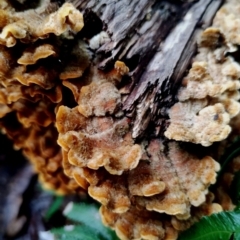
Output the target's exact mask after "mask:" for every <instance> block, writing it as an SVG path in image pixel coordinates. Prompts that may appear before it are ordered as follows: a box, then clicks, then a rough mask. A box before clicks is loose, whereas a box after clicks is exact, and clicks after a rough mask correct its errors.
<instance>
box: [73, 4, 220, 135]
mask: <svg viewBox="0 0 240 240" xmlns="http://www.w3.org/2000/svg"><path fill="white" fill-rule="evenodd" d="M71 2H72V3H73V4H74V5H75V6H76V7H78V8H79V9H80V10H81V11H83V12H84V20H85V23H86V24H85V25H86V27H85V29H91V19H92V22H94V23H95V26H96V22H97V20H96V19H95V20H94V18H93V17H91V16H93V15H94V14H95V18H99V19H100V21H101V22H102V27H100V28H99V30H98V31H101V30H105V31H107V32H108V33H109V35H110V36H111V41H110V42H108V43H106V44H104V45H103V46H101V47H100V48H99V49H98V50H97V54H99V55H100V56H102V58H101V61H100V62H99V68H100V69H102V70H107V69H108V68H109V67H110V66H112V64H113V63H114V62H115V61H116V60H122V61H124V62H125V63H126V64H127V66H129V67H130V76H131V82H130V83H129V84H127V85H126V86H125V87H124V89H122V92H124V93H126V94H128V96H127V98H126V100H125V102H124V106H123V109H124V110H125V112H126V114H127V116H130V117H132V119H133V137H134V138H137V137H141V136H143V135H144V133H145V132H148V135H149V132H151V133H152V134H154V135H159V134H160V133H161V132H162V130H163V129H164V125H165V124H164V123H165V122H166V121H165V120H166V119H167V109H168V108H169V107H170V106H172V105H173V104H174V102H175V101H176V97H175V96H176V92H177V89H178V87H179V85H180V83H181V79H182V77H183V76H184V74H185V73H186V70H187V68H188V67H189V64H190V62H191V59H192V57H193V56H194V54H195V53H196V39H197V36H198V35H199V34H200V33H201V31H202V30H203V29H205V28H206V27H207V26H209V25H210V24H211V21H212V18H213V17H214V15H215V13H216V11H217V10H218V8H219V7H220V5H221V4H222V2H223V0H198V1H189V2H188V1H171V0H169V1H167V0H162V1H157V0H155V1H154V0H141V1H138V0H135V1H131V0H121V1H113V0H101V1H95V0H85V1H80V0H75V1H71ZM98 21H99V20H98ZM94 23H92V28H94ZM99 26H100V24H99ZM95 29H96V28H95ZM83 32H84V31H83ZM147 130H148V131H147Z"/></svg>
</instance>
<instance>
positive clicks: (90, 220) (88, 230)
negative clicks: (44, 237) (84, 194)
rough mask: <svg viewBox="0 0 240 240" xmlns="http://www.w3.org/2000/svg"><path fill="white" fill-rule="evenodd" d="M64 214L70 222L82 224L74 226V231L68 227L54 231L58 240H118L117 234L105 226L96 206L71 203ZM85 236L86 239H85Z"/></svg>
mask: <svg viewBox="0 0 240 240" xmlns="http://www.w3.org/2000/svg"><path fill="white" fill-rule="evenodd" d="M63 214H64V215H65V216H66V217H67V218H68V219H70V220H72V221H74V222H76V223H78V224H80V225H78V224H77V226H73V230H72V231H66V227H65V228H64V227H63V228H59V229H53V230H51V232H52V233H54V234H58V239H69V237H70V239H71V238H72V239H84V240H85V239H87V240H92V239H94V240H116V239H118V238H117V236H116V234H115V232H114V231H112V230H110V229H109V228H107V227H105V226H103V224H102V221H101V218H100V215H99V212H98V207H97V206H96V205H95V204H86V203H81V204H76V203H73V202H71V203H69V204H68V205H67V207H66V208H65V210H64V212H63ZM83 236H84V237H83Z"/></svg>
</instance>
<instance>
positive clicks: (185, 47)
mask: <svg viewBox="0 0 240 240" xmlns="http://www.w3.org/2000/svg"><path fill="white" fill-rule="evenodd" d="M221 2H222V1H211V0H201V1H199V2H198V3H196V4H194V5H193V6H192V8H191V9H190V10H189V11H188V12H187V14H186V15H185V17H184V19H183V21H181V22H180V23H179V24H178V25H177V26H176V27H175V29H174V30H173V31H172V32H171V34H169V36H168V37H167V39H166V40H165V42H164V43H163V45H162V47H161V46H160V51H158V52H157V53H156V54H155V56H154V57H153V59H152V60H151V62H150V63H149V65H148V67H147V69H146V70H145V72H144V73H143V75H142V76H141V78H140V80H139V83H138V85H137V86H136V87H135V88H134V89H133V91H132V92H131V94H130V95H129V97H128V99H127V100H126V102H125V105H124V109H125V110H127V111H130V112H132V111H135V112H136V114H135V115H136V117H135V121H134V127H133V137H134V138H136V137H138V136H140V135H142V134H143V133H144V131H145V130H146V128H147V126H148V124H149V122H150V121H154V122H155V123H156V125H158V120H159V119H161V118H163V117H165V116H166V114H167V113H166V109H168V108H169V107H170V106H171V105H172V104H173V103H174V100H175V93H176V90H177V87H178V86H179V83H180V81H181V79H182V77H183V75H184V73H185V71H186V69H187V67H188V66H189V63H190V61H191V59H192V57H193V55H194V54H195V51H196V41H197V36H198V35H199V33H200V32H201V30H202V28H201V27H202V25H203V23H205V24H204V27H205V26H206V25H207V23H208V24H209V23H210V22H211V21H209V18H210V19H211V17H213V16H214V14H215V12H216V11H217V9H218V8H219V6H220V4H221ZM209 13H212V14H209ZM200 23H202V24H201V25H200ZM199 26H201V27H200V28H199ZM149 96H151V97H149ZM143 99H144V101H143ZM147 99H148V100H147ZM143 102H144V103H143ZM160 123H162V121H160Z"/></svg>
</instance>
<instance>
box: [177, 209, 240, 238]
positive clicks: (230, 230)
mask: <svg viewBox="0 0 240 240" xmlns="http://www.w3.org/2000/svg"><path fill="white" fill-rule="evenodd" d="M205 239H207V240H216V239H222V240H230V239H236V240H240V211H235V212H220V213H216V214H213V215H211V216H209V217H203V218H202V219H201V220H200V221H199V222H198V223H196V224H194V225H193V226H192V227H191V228H189V229H188V230H186V231H185V232H183V233H182V234H181V235H180V236H179V238H178V240H205Z"/></svg>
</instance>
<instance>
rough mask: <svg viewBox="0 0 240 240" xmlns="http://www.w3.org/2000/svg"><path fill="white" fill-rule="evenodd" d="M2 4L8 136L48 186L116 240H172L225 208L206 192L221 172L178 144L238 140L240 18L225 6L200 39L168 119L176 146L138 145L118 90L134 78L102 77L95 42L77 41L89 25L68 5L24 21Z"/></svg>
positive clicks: (1, 68) (0, 42) (1, 79)
mask: <svg viewBox="0 0 240 240" xmlns="http://www.w3.org/2000/svg"><path fill="white" fill-rule="evenodd" d="M0 7H1V10H0V31H1V32H0V117H1V119H0V126H1V130H2V132H4V133H5V134H7V136H8V137H10V138H11V139H12V140H13V142H14V146H15V148H16V149H22V151H23V154H24V155H25V156H26V157H27V158H28V159H29V160H30V161H31V162H32V164H33V166H34V168H35V170H36V172H37V173H38V174H39V179H40V180H41V182H42V183H43V185H44V186H45V187H46V188H49V189H54V190H56V191H57V192H58V193H64V194H66V193H79V194H81V193H84V192H87V193H88V194H89V195H90V196H91V197H92V198H94V199H96V200H97V201H99V202H100V203H101V208H100V213H101V217H102V221H103V223H104V224H106V225H107V226H109V227H111V228H112V229H114V230H115V231H116V233H117V235H118V236H119V238H120V239H176V238H177V236H178V232H179V231H183V230H185V229H186V228H188V227H189V226H191V225H192V224H193V223H194V222H196V221H198V220H199V219H200V218H201V217H202V216H204V215H210V214H211V213H213V212H218V211H221V210H222V207H221V205H219V204H218V203H214V195H213V194H212V193H210V192H209V190H208V188H209V186H210V185H211V184H214V183H215V182H216V172H217V171H219V170H220V165H219V163H218V162H216V161H215V160H214V159H213V158H212V157H211V156H203V157H199V156H197V154H194V153H191V152H190V151H188V150H187V148H186V147H185V146H184V144H182V143H180V142H177V141H187V142H192V143H200V144H202V145H203V146H209V145H211V144H212V143H214V142H217V141H221V140H223V139H225V138H227V136H228V135H229V133H230V131H231V127H230V125H231V124H230V120H231V119H232V118H234V117H235V116H236V115H237V114H238V113H239V109H240V105H239V102H238V99H239V93H238V90H239V88H240V83H239V78H240V66H239V64H238V63H236V62H235V61H234V59H233V58H232V57H230V56H228V54H227V53H228V52H231V49H232V48H234V44H236V43H239V42H236V41H237V40H236V36H239V35H237V34H236V31H235V28H234V27H233V26H232V25H233V24H236V23H237V22H238V21H239V19H238V16H239V15H238V13H239V11H238V13H237V10H236V9H234V13H236V14H235V15H231V16H229V11H231V12H232V10H231V9H230V10H229V8H230V7H229V6H228V4H226V7H225V8H223V9H222V10H220V12H219V13H218V14H217V16H216V18H215V21H214V24H213V27H211V28H208V29H206V30H205V31H204V32H203V34H202V36H201V38H200V40H199V48H198V49H199V53H198V55H197V56H196V58H195V60H194V62H193V65H192V68H191V69H190V71H189V73H188V74H187V76H186V77H185V78H184V79H183V84H182V87H181V89H180V90H179V93H178V99H179V102H177V103H176V104H175V105H174V106H173V107H172V108H171V109H170V110H169V117H170V119H169V122H170V125H169V127H168V128H167V130H166V132H165V136H166V137H167V138H168V139H157V138H149V139H137V140H135V139H133V138H132V124H131V118H129V117H126V116H125V113H124V111H123V110H122V105H123V101H122V99H123V94H122V93H121V91H120V86H121V84H122V82H121V81H122V78H123V76H124V75H127V74H128V71H129V69H128V67H127V66H126V65H125V63H124V62H121V61H116V62H115V64H114V66H113V67H112V69H110V70H109V71H108V72H103V71H101V70H98V68H97V66H96V64H95V60H96V59H95V60H94V58H93V56H92V54H91V53H90V51H89V49H88V43H87V42H85V41H84V39H78V38H77V37H76V34H77V33H78V32H80V31H81V29H82V28H83V25H84V23H83V17H82V14H81V13H80V12H79V11H78V10H77V9H75V7H74V6H73V5H72V4H70V3H64V4H63V5H62V6H61V7H59V6H58V5H57V4H56V3H51V2H50V1H48V0H45V1H42V3H41V5H40V6H39V7H37V8H36V9H34V10H32V9H30V10H26V11H24V12H17V11H15V9H14V8H13V7H12V6H11V5H10V4H9V3H8V2H7V1H1V2H0ZM225 18H231V21H232V25H231V27H232V29H231V28H228V26H225V25H226V24H227V22H224V21H225ZM30 19H31V20H30ZM221 21H223V22H224V24H225V25H224V24H223V23H222V22H221ZM219 26H221V27H222V28H221V27H219ZM225 28H226V29H227V30H226V29H225ZM226 31H228V32H227V33H226V35H225V32H226ZM234 34H236V35H234ZM90 42H91V41H90ZM79 214H81V213H79Z"/></svg>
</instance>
